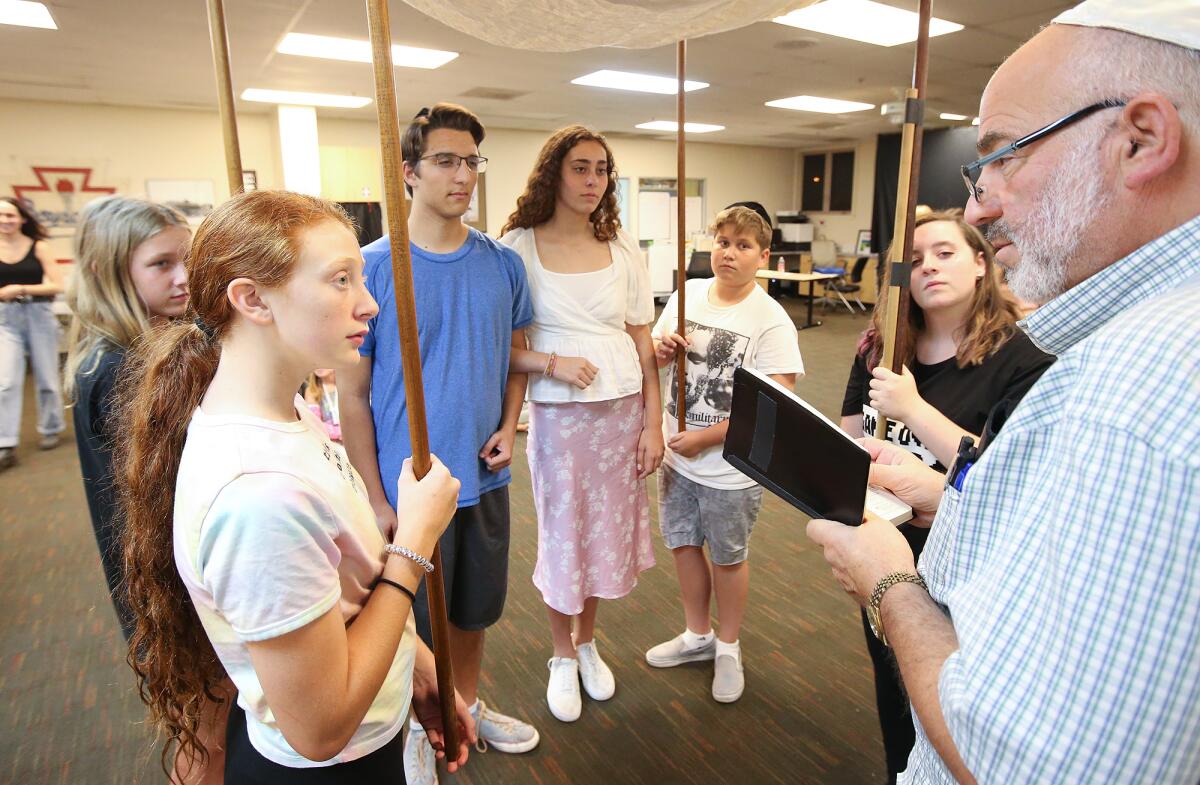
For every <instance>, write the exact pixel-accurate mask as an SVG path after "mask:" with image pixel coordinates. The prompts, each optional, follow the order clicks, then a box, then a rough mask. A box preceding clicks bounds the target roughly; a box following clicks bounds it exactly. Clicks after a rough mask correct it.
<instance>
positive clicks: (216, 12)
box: [208, 0, 242, 196]
mask: <svg viewBox="0 0 1200 785" xmlns="http://www.w3.org/2000/svg"><path fill="white" fill-rule="evenodd" d="M208 37H209V39H210V40H211V41H212V55H213V70H214V71H215V72H216V76H217V106H218V107H219V108H220V111H221V133H222V135H223V136H224V137H225V174H226V176H227V177H228V178H229V195H230V196H236V195H237V194H240V193H241V192H242V149H241V146H240V145H239V144H238V131H237V110H236V108H235V107H234V105H233V79H232V77H231V76H230V74H229V38H228V36H227V35H226V32H225V6H224V3H223V0H208Z"/></svg>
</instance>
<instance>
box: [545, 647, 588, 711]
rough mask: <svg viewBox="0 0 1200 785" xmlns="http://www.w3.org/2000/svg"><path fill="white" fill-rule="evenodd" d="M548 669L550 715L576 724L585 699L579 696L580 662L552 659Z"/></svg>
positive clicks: (547, 692)
mask: <svg viewBox="0 0 1200 785" xmlns="http://www.w3.org/2000/svg"><path fill="white" fill-rule="evenodd" d="M546 667H548V668H549V669H550V682H549V684H547V685H546V703H548V704H550V713H551V714H553V715H554V716H555V717H557V718H558V719H560V720H562V721H563V722H574V721H575V720H577V719H579V714H580V712H582V711H583V699H582V698H581V697H580V696H579V660H576V659H572V658H570V657H551V658H550V660H549V661H548V662H547V663H546Z"/></svg>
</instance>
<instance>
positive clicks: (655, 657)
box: [646, 633, 717, 668]
mask: <svg viewBox="0 0 1200 785" xmlns="http://www.w3.org/2000/svg"><path fill="white" fill-rule="evenodd" d="M716 654H717V638H716V636H713V639H712V640H711V641H709V642H708V643H707V644H705V645H704V646H698V647H696V648H694V649H689V648H688V647H687V644H686V643H684V642H683V633H680V634H679V635H676V636H675V637H674V638H672V639H671V640H669V641H667V642H666V643H660V644H658V645H657V646H655V647H654V648H652V649H650V650H649V651H648V652H646V662H647V663H649V664H650V665H653V666H654V667H655V668H674V667H675V666H676V665H682V664H683V663H685V662H700V661H701V660H711V659H712V658H713V657H715V656H716Z"/></svg>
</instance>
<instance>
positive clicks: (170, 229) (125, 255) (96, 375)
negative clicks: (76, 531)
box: [63, 196, 191, 639]
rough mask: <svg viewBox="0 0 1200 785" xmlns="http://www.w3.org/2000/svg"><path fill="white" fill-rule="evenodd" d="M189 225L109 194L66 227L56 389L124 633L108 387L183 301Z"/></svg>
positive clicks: (127, 629) (168, 212)
mask: <svg viewBox="0 0 1200 785" xmlns="http://www.w3.org/2000/svg"><path fill="white" fill-rule="evenodd" d="M190 239H191V232H190V230H189V229H188V225H187V220H186V219H185V218H184V217H183V216H182V215H180V214H179V213H177V212H176V211H175V210H172V209H171V208H170V207H164V206H162V205H158V204H153V203H151V202H145V201H142V200H140V199H127V198H125V197H120V196H113V197H108V198H105V199H100V200H98V201H95V202H92V203H91V204H90V205H88V206H87V207H86V208H85V209H84V211H83V214H82V215H81V216H80V220H79V226H78V228H77V229H76V231H75V274H74V275H73V276H72V277H71V282H70V285H69V286H68V288H67V303H68V304H69V305H70V306H71V311H72V312H73V313H74V317H73V319H72V321H71V329H70V333H69V340H68V344H69V349H68V354H67V367H66V372H65V380H64V385H63V387H64V389H65V391H66V393H67V397H68V399H72V400H73V401H74V404H75V409H74V419H75V442H76V444H77V445H78V447H79V465H80V470H81V472H82V474H83V490H84V494H85V495H86V496H87V501H88V510H89V511H90V512H91V515H92V528H93V530H94V531H95V533H96V543H97V544H98V545H99V546H100V563H101V564H102V565H103V567H104V577H105V579H106V580H107V581H108V589H109V592H110V593H111V595H112V598H113V605H114V606H115V607H116V609H117V619H118V620H119V621H120V623H121V631H122V632H123V633H124V634H125V637H126V639H128V638H129V635H130V634H131V633H132V630H133V627H132V621H131V617H130V615H129V610H128V607H127V605H126V603H125V601H124V599H123V597H124V594H123V592H122V591H121V590H120V586H121V578H122V568H121V552H120V548H121V546H120V542H121V540H120V534H119V528H118V526H117V520H116V516H115V509H114V499H113V491H112V483H113V478H112V427H111V426H112V423H110V422H109V415H110V413H111V412H112V411H113V409H114V406H113V400H112V391H113V388H114V386H115V384H116V380H117V374H118V371H119V370H120V367H121V363H122V361H123V360H124V357H125V351H126V350H127V349H128V348H129V347H130V345H131V344H132V343H133V342H134V341H135V340H136V339H137V338H138V337H139V336H140V335H142V333H144V332H145V331H146V330H148V329H150V327H151V326H152V325H154V324H155V323H158V322H161V321H163V320H165V319H169V318H172V317H177V316H182V315H183V312H184V309H185V308H186V307H187V294H188V290H187V273H186V271H185V270H184V267H183V258H184V254H185V252H186V250H187V245H188V241H189V240H190Z"/></svg>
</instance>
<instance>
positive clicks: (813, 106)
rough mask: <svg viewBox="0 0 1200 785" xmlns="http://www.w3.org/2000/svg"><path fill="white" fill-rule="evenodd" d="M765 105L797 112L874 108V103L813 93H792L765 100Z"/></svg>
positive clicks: (834, 112) (849, 110) (830, 112)
mask: <svg viewBox="0 0 1200 785" xmlns="http://www.w3.org/2000/svg"><path fill="white" fill-rule="evenodd" d="M767 106H774V107H776V108H779V109H795V110H796V111H798V112H822V113H824V114H842V113H843V112H861V111H863V110H864V109H874V108H875V104H863V103H859V102H858V101H843V100H841V99H840V98H819V97H817V96H815V95H794V96H792V97H791V98H780V99H778V100H775V101H767Z"/></svg>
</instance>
